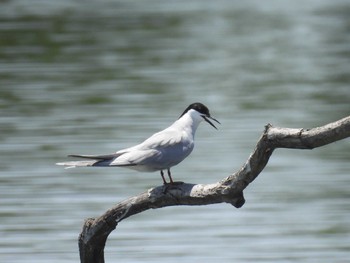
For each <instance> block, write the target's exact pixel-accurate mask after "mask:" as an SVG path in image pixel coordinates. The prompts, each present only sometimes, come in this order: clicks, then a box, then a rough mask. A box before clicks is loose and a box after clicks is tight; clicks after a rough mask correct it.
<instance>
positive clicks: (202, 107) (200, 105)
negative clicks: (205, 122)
mask: <svg viewBox="0 0 350 263" xmlns="http://www.w3.org/2000/svg"><path fill="white" fill-rule="evenodd" d="M192 109H193V110H196V111H198V112H199V113H202V114H204V115H205V116H210V113H209V109H208V107H207V106H205V105H204V104H203V103H200V102H195V103H192V104H191V105H189V106H188V107H187V108H186V109H185V111H184V112H183V113H182V114H181V116H180V118H181V117H182V116H183V115H185V114H186V113H187V112H188V111H189V110H192Z"/></svg>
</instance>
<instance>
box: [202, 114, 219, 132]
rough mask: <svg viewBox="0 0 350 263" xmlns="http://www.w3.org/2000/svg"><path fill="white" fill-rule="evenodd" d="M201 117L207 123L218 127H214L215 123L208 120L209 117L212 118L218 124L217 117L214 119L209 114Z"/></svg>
mask: <svg viewBox="0 0 350 263" xmlns="http://www.w3.org/2000/svg"><path fill="white" fill-rule="evenodd" d="M202 117H203V119H204V120H205V121H206V122H207V123H209V124H210V125H211V126H213V127H214V128H215V129H218V128H216V127H215V125H214V124H213V123H212V122H211V121H210V120H209V119H211V120H213V121H216V122H217V123H219V124H221V123H220V122H219V121H218V120H217V119H214V118H213V117H210V116H202Z"/></svg>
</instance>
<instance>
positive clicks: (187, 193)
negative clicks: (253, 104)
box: [79, 116, 350, 263]
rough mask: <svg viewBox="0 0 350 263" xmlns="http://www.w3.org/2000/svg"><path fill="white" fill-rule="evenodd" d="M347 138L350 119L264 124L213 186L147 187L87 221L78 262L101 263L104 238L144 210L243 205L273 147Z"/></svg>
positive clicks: (306, 145) (298, 146) (312, 145)
mask: <svg viewBox="0 0 350 263" xmlns="http://www.w3.org/2000/svg"><path fill="white" fill-rule="evenodd" d="M347 137H350V116H348V117H346V118H343V119H341V120H338V121H336V122H333V123H329V124H327V125H324V126H322V127H317V128H313V129H303V128H300V129H290V128H279V127H273V126H272V125H271V124H268V125H266V127H265V130H264V132H263V134H262V136H261V137H260V139H259V141H258V143H257V145H256V147H255V149H254V151H253V152H252V153H251V155H250V156H249V158H248V160H247V161H246V162H245V163H244V164H243V166H242V167H241V168H240V170H239V171H237V172H235V173H233V174H232V175H230V176H228V177H226V178H224V179H223V180H221V181H220V182H217V183H213V184H187V183H182V182H177V183H174V184H167V185H162V186H157V187H155V188H151V189H149V190H148V191H146V192H144V193H141V194H139V195H137V196H134V197H130V198H128V199H126V200H124V201H122V202H120V203H118V204H116V205H115V206H114V207H112V208H111V209H109V210H108V211H106V212H105V213H104V214H103V215H101V216H100V217H98V218H89V219H87V220H86V221H85V223H84V225H83V229H82V232H81V233H80V236H79V250H80V260H81V262H82V263H104V247H105V243H106V240H107V237H108V235H109V234H110V233H111V232H112V231H113V230H114V229H115V228H116V227H117V225H118V223H119V222H120V221H122V220H124V219H126V218H128V217H130V216H132V215H135V214H138V213H141V212H143V211H145V210H148V209H156V208H161V207H166V206H175V205H207V204H214V203H223V202H224V203H229V204H232V205H233V206H234V207H236V208H240V207H241V206H243V204H244V202H245V200H244V197H243V190H244V189H245V188H246V187H247V186H248V185H249V184H250V183H251V182H253V181H254V179H255V178H256V177H257V176H258V175H259V174H260V172H261V171H262V170H263V169H264V168H265V166H266V164H267V163H268V161H269V158H270V156H271V155H272V153H273V151H274V150H275V149H276V148H292V149H313V148H316V147H321V146H324V145H326V144H330V143H332V142H335V141H338V140H342V139H344V138H347Z"/></svg>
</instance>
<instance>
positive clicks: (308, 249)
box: [0, 0, 350, 263]
mask: <svg viewBox="0 0 350 263" xmlns="http://www.w3.org/2000/svg"><path fill="white" fill-rule="evenodd" d="M349 12H350V4H349V2H348V1H341V0H337V1H332V3H330V2H329V1H307V2H305V1H292V2H291V1H278V2H277V1H264V2H261V1H245V2H236V1H224V0H220V1H197V0H193V1H176V2H173V1H156V0H153V1H147V2H144V1H142V2H137V1H107V0H105V1H89V2H84V3H83V2H81V1H74V2H72V1H7V2H6V1H5V2H3V3H1V8H0V144H1V148H0V156H1V158H0V182H1V183H0V200H1V205H0V222H1V224H0V234H1V237H2V238H1V240H0V261H1V262H14V263H15V262H60V263H62V262H78V261H79V254H78V246H77V237H78V234H79V232H80V230H81V226H82V223H83V221H84V219H85V218H87V217H96V216H99V215H101V214H102V213H103V212H104V211H106V210H107V209H108V208H110V207H111V206H113V205H114V204H116V203H117V202H119V201H121V200H123V199H125V198H128V197H130V196H132V195H136V194H138V193H140V192H143V191H145V190H146V189H148V188H150V187H153V186H156V185H159V184H160V183H161V178H160V176H159V175H158V174H157V173H137V172H134V171H129V170H123V169H72V170H63V169H62V168H61V167H56V166H55V165H54V163H55V162H58V161H64V160H66V158H65V156H66V155H67V154H70V153H82V154H84V153H85V154H88V153H91V154H93V153H96V154H102V153H109V152H113V151H115V150H117V149H120V148H123V147H127V146H131V145H133V144H134V143H138V142H141V141H142V140H143V139H145V138H146V137H148V136H149V135H151V134H152V133H154V132H156V131H158V130H159V129H162V128H165V127H167V126H168V125H170V124H171V122H172V121H174V120H175V119H176V118H177V117H178V116H179V115H180V114H181V112H182V111H183V110H184V108H185V107H187V105H188V104H190V103H192V102H194V101H201V102H203V103H205V104H206V105H208V106H209V108H210V109H211V112H212V115H213V116H215V117H216V118H217V119H219V120H220V121H221V123H222V125H221V126H220V127H219V130H218V131H216V130H214V129H212V127H210V126H209V125H206V124H202V125H201V126H200V127H199V129H198V132H197V135H196V147H195V150H194V152H193V153H192V155H191V156H190V157H189V158H188V159H186V160H185V161H184V162H183V163H181V164H180V165H179V166H177V167H174V168H173V169H172V170H173V176H174V178H175V179H176V180H182V181H186V182H188V183H212V182H216V181H218V180H220V179H222V178H223V177H225V176H227V175H229V174H231V173H233V172H234V171H236V170H237V169H239V167H240V166H241V165H242V164H243V163H244V162H245V160H246V159H247V157H248V156H249V154H250V152H251V151H252V150H253V149H254V147H255V143H256V141H257V140H258V138H259V136H260V135H261V133H262V131H263V128H264V125H266V124H267V123H272V124H274V125H277V126H284V127H294V128H298V127H304V128H310V127H315V126H320V125H323V124H326V123H329V122H332V121H335V120H337V119H340V118H343V117H345V116H348V115H349V112H350V107H349V101H350V89H349V84H350V78H349V54H350V46H349V43H350V37H349V36H350V34H349V33H350V32H349V26H348V25H349V22H350V20H349V15H348V14H349ZM349 159H350V144H349V140H343V141H340V142H337V143H334V144H332V145H329V146H325V147H323V148H320V149H314V150H312V151H301V150H286V149H284V150H276V152H275V153H274V154H273V156H272V157H271V159H270V162H269V164H268V166H267V167H266V169H265V170H264V171H263V173H262V174H261V175H260V176H259V177H258V178H257V179H256V181H255V182H254V183H253V184H252V185H250V186H249V187H248V188H247V189H246V191H245V197H246V200H247V201H246V204H245V205H244V206H243V207H242V208H241V209H239V210H237V209H235V208H233V207H232V206H230V205H227V204H220V205H210V206H204V207H171V208H164V209H158V210H152V211H147V212H145V213H142V214H139V215H137V216H134V217H131V218H129V219H127V220H125V221H123V222H122V223H121V224H120V225H119V226H118V228H117V229H116V230H115V231H114V232H113V233H112V234H111V235H110V237H109V239H108V242H107V246H106V262H113V261H116V260H119V261H121V262H179V260H181V261H182V262H207V261H214V260H215V261H216V262H327V263H328V262H338V263H340V262H346V261H347V260H348V258H349V257H350V253H349V251H350V246H349V244H350V224H349V214H350V206H349V198H350V194H349V187H348V186H349V183H350V179H349V170H350V167H349Z"/></svg>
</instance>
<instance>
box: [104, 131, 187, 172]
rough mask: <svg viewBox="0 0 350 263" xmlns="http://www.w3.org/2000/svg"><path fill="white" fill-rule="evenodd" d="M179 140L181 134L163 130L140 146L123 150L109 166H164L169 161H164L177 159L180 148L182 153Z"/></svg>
mask: <svg viewBox="0 0 350 263" xmlns="http://www.w3.org/2000/svg"><path fill="white" fill-rule="evenodd" d="M181 139H182V137H181V133H179V132H178V131H174V130H171V129H165V130H163V131H161V132H158V133H155V134H153V135H152V136H151V137H149V138H148V139H147V140H145V141H144V142H142V143H141V144H139V145H136V146H134V147H131V148H128V149H125V150H123V154H122V155H120V156H119V157H118V158H116V159H114V160H113V162H111V164H110V165H116V166H132V165H135V166H136V165H144V166H153V165H154V166H159V165H160V164H161V163H164V165H165V166H166V165H167V163H168V162H170V161H169V160H165V159H168V158H171V159H176V158H178V154H177V153H179V150H178V149H179V148H181V150H180V151H182V148H183V147H182V145H179V143H180V142H181ZM117 153H119V152H117ZM169 153H170V154H169ZM172 153H173V154H172ZM165 156H167V158H165ZM171 162H172V161H171Z"/></svg>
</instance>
